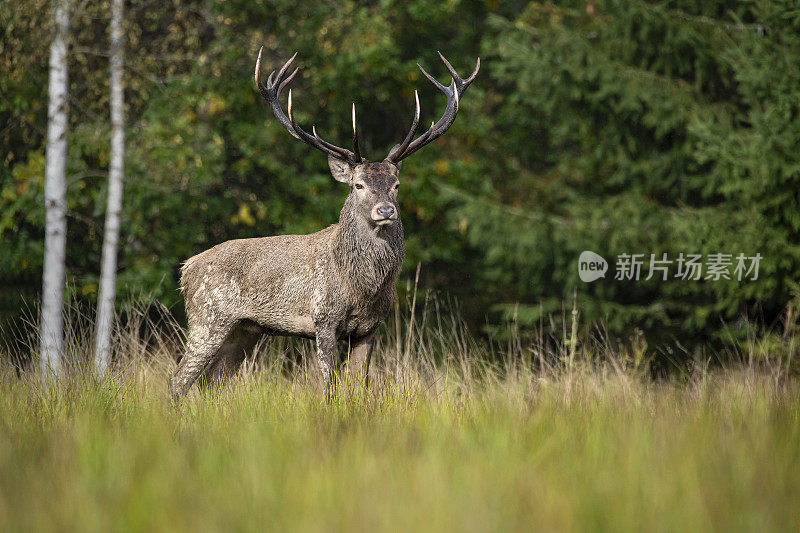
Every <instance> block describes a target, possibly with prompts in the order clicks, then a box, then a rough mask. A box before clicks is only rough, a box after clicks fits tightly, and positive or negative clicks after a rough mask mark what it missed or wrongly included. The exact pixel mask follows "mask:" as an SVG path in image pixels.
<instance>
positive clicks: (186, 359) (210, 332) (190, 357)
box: [170, 321, 232, 398]
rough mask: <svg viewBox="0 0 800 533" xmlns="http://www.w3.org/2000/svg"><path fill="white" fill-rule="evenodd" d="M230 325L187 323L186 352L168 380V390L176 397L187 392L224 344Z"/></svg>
mask: <svg viewBox="0 0 800 533" xmlns="http://www.w3.org/2000/svg"><path fill="white" fill-rule="evenodd" d="M231 329H232V325H230V324H225V325H222V326H210V325H208V324H206V323H199V324H198V323H195V324H192V322H191V321H190V323H189V333H188V334H187V335H186V352H185V353H184V355H183V359H181V362H180V363H179V364H178V367H177V368H176V369H175V372H174V373H173V375H172V379H171V380H170V392H171V394H172V396H173V397H175V398H178V397H180V396H183V395H185V394H186V393H187V392H189V389H190V388H192V385H193V384H194V382H195V381H197V378H199V377H200V376H201V375H202V374H203V372H204V371H205V370H206V368H207V367H208V365H209V364H210V363H211V362H212V361H213V360H214V356H215V355H216V354H217V352H218V351H219V349H220V348H221V347H222V346H223V345H224V344H225V340H226V338H227V337H228V334H229V333H230V332H231Z"/></svg>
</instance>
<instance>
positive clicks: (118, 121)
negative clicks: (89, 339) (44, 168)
mask: <svg viewBox="0 0 800 533" xmlns="http://www.w3.org/2000/svg"><path fill="white" fill-rule="evenodd" d="M122 10H123V0H113V1H112V3H111V162H110V168H109V174H108V206H107V208H106V224H105V232H104V235H103V259H102V266H101V269H100V292H99V295H98V298H97V328H96V337H95V347H94V351H95V369H96V370H97V372H98V373H99V374H100V375H104V374H106V373H107V372H108V369H109V365H110V362H111V331H112V328H113V326H114V293H115V287H116V283H117V242H118V241H119V216H120V211H121V210H122V180H123V176H124V164H125V110H124V108H123V106H124V94H123V86H122V65H123V48H122Z"/></svg>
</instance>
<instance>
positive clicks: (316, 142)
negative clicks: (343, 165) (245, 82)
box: [255, 46, 362, 164]
mask: <svg viewBox="0 0 800 533" xmlns="http://www.w3.org/2000/svg"><path fill="white" fill-rule="evenodd" d="M263 51H264V47H263V46H262V47H261V49H260V50H259V51H258V59H256V70H255V82H256V87H258V90H259V92H261V95H262V96H263V97H264V99H265V100H266V101H267V102H268V103H269V105H270V107H271V108H272V112H273V113H274V114H275V118H277V119H278V122H280V123H281V125H282V126H283V127H284V128H286V131H288V132H289V133H290V134H292V136H293V137H294V138H296V139H300V140H301V141H303V142H305V143H307V144H310V145H311V146H313V147H314V148H316V149H318V150H320V151H322V152H325V153H326V154H328V155H329V156H331V157H334V158H336V159H340V160H342V161H347V162H348V163H350V164H356V163H360V162H361V161H362V158H361V155H360V154H359V153H358V140H357V139H356V135H355V130H354V132H353V142H354V148H355V150H356V152H355V153H353V152H351V151H350V150H345V149H344V148H339V147H338V146H335V145H333V144H331V143H329V142H326V141H324V140H322V139H321V138H320V137H319V135H317V130H316V128H312V132H313V133H314V135H313V136H312V135H309V134H308V133H307V132H306V131H304V130H303V128H301V127H300V126H299V125H298V124H297V121H296V120H295V119H294V113H293V112H292V111H293V109H292V90H291V89H289V100H288V106H287V112H288V115H289V116H288V117H287V116H286V115H285V114H284V112H283V109H282V108H281V105H280V101H279V100H278V97H279V96H280V94H281V91H283V89H284V88H285V87H286V86H287V85H289V83H290V82H291V81H292V79H294V77H295V75H297V73H298V71H299V70H300V69H299V68H295V69H294V71H293V72H292V73H291V74H289V75H288V76H287V75H286V72H287V71H288V70H289V67H290V66H291V64H292V62H293V61H294V60H295V58H296V57H297V52H295V53H294V55H293V56H292V57H290V58H289V60H288V61H287V62H286V63H284V64H283V66H282V67H281V68H280V70H278V72H277V74H276V73H275V71H272V72H271V73H270V75H269V77H268V78H267V84H266V85H264V84H263V83H261V54H262V52H263ZM353 113H354V115H353V124H354V126H355V108H354V109H353Z"/></svg>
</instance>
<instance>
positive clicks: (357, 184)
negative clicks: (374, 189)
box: [356, 183, 364, 189]
mask: <svg viewBox="0 0 800 533" xmlns="http://www.w3.org/2000/svg"><path fill="white" fill-rule="evenodd" d="M363 188H364V186H363V185H361V184H360V183H356V189H363Z"/></svg>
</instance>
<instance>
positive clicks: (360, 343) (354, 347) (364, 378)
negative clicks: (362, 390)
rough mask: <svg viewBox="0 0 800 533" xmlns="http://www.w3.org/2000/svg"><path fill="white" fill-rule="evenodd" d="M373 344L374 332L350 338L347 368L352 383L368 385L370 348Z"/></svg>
mask: <svg viewBox="0 0 800 533" xmlns="http://www.w3.org/2000/svg"><path fill="white" fill-rule="evenodd" d="M373 346H375V334H374V333H371V334H369V335H367V336H366V337H362V338H360V339H352V338H351V339H350V357H349V358H348V360H347V370H348V372H349V373H350V379H351V380H353V382H354V383H358V382H362V383H364V386H365V387H367V386H368V385H369V361H370V357H371V356H372V348H373Z"/></svg>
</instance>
